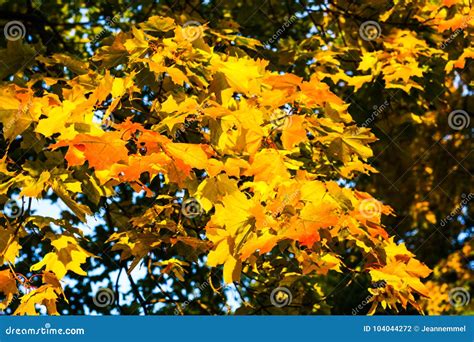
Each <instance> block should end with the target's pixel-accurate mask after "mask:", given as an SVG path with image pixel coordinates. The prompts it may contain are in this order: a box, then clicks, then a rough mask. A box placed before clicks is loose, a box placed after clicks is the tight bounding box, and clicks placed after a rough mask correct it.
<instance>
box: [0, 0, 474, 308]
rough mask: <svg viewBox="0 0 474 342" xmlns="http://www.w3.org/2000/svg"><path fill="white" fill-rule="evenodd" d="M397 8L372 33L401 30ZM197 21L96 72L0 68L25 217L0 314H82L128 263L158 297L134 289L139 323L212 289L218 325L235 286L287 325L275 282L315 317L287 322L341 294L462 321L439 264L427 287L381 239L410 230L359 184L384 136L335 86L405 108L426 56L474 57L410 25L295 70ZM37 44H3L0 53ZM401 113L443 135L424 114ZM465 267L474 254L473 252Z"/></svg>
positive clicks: (112, 44)
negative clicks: (45, 204) (49, 206)
mask: <svg viewBox="0 0 474 342" xmlns="http://www.w3.org/2000/svg"><path fill="white" fill-rule="evenodd" d="M396 3H398V2H396ZM454 3H455V2H452V1H444V2H443V4H441V3H440V4H438V5H436V6H437V7H436V8H443V6H444V7H447V8H448V10H445V11H444V10H443V11H438V12H436V11H434V8H435V5H429V4H425V5H424V7H420V8H419V12H418V14H417V15H416V16H415V15H414V14H412V17H413V18H414V20H416V21H418V23H419V25H425V24H426V25H428V23H429V24H430V25H436V26H435V33H434V34H435V35H437V37H442V35H443V33H444V32H445V31H450V30H451V31H453V30H456V28H458V27H459V25H460V22H461V21H460V20H461V19H462V18H465V16H466V15H468V12H466V11H467V10H466V9H464V7H462V5H460V4H458V5H454ZM328 6H329V5H328ZM341 6H342V5H341ZM401 6H402V5H401V4H397V5H394V6H392V7H391V8H390V9H388V10H387V11H381V12H380V13H381V14H380V17H379V18H378V20H379V21H380V22H381V23H382V22H384V21H386V20H388V19H389V18H393V16H394V17H396V16H397V14H396V13H397V11H398V10H400V11H403V9H400V7H401ZM453 6H454V7H456V9H457V10H456V14H452V9H453ZM328 8H329V9H334V10H335V11H337V6H332V5H331V6H329V7H328ZM350 13H352V12H350ZM469 13H471V14H472V11H471V12H469ZM391 16H392V17H391ZM305 20H308V19H305ZM323 21H324V20H323ZM186 22H187V20H184V17H177V16H175V17H172V16H171V14H169V13H168V14H166V13H165V12H162V13H156V14H155V15H151V16H149V17H148V18H147V19H146V20H145V21H143V22H140V23H138V24H136V25H132V26H131V28H130V30H124V31H121V32H118V33H116V34H113V35H112V36H110V37H109V38H107V39H105V40H104V41H103V42H101V44H100V45H101V46H100V47H99V48H97V49H96V50H95V51H94V53H93V56H92V57H90V58H87V57H85V56H81V55H80V54H76V55H75V56H74V55H73V54H68V53H61V52H59V51H52V52H51V53H44V54H43V53H41V54H37V55H36V56H35V57H34V64H32V65H28V66H27V67H26V69H18V70H14V71H12V70H6V71H5V70H4V73H3V74H2V75H1V76H2V77H4V80H3V82H2V83H1V87H0V121H1V123H2V125H3V138H2V144H3V147H2V155H1V163H0V178H1V194H2V197H1V199H2V201H3V203H7V202H8V201H10V204H11V200H12V199H14V201H15V203H16V204H17V205H18V207H19V208H18V210H19V211H20V213H19V215H14V216H13V217H12V215H8V214H7V213H6V212H5V211H4V212H3V213H2V214H1V216H0V220H1V224H2V228H1V230H0V252H1V253H0V265H3V267H2V270H1V271H0V291H1V292H3V294H4V298H3V301H2V302H1V304H0V309H2V310H7V308H10V309H11V313H14V314H17V315H34V314H37V313H39V312H41V311H39V310H40V309H39V307H38V306H37V304H40V305H42V306H44V307H46V309H47V313H48V314H58V311H59V312H62V311H61V310H58V305H60V306H61V308H63V309H62V310H66V311H67V313H74V308H72V307H71V305H70V304H69V297H70V296H72V297H77V296H78V293H75V294H73V292H69V291H72V290H69V289H68V287H69V281H70V279H77V280H78V281H79V282H81V281H82V280H81V279H82V277H84V278H87V277H96V278H95V280H96V281H101V280H102V278H107V277H108V274H107V273H102V274H101V275H100V276H97V274H94V275H88V272H89V270H90V269H91V268H95V267H99V266H97V265H101V264H103V266H102V267H105V269H106V270H107V269H109V268H111V269H112V268H114V267H115V266H112V264H116V265H119V266H118V267H116V268H115V269H116V270H118V271H120V272H122V270H123V272H124V274H125V273H127V274H128V277H131V276H130V275H131V274H133V272H135V271H136V270H138V269H145V270H147V275H146V276H145V279H151V280H153V283H152V284H151V283H150V284H151V285H150V284H149V283H146V280H143V282H142V283H138V285H137V284H135V283H133V279H132V280H131V282H132V290H131V291H132V293H133V294H134V296H135V299H134V300H133V301H134V302H136V306H137V308H138V307H140V306H142V307H143V306H144V307H145V309H146V308H148V310H150V308H151V307H152V305H153V304H154V303H161V304H164V305H165V307H166V305H168V307H169V308H171V309H170V310H171V311H172V310H175V307H179V308H180V310H179V312H180V313H183V312H185V311H186V308H185V307H183V304H182V303H183V302H184V301H185V300H187V299H188V297H187V294H185V295H184V297H183V296H182V295H180V294H175V292H176V293H178V292H179V290H178V288H179V286H181V285H180V284H182V283H185V284H186V285H185V286H190V288H193V286H194V287H199V284H203V283H204V282H206V283H208V284H209V288H206V290H204V289H203V290H202V292H203V294H202V297H201V298H200V299H198V300H197V302H198V303H199V306H200V307H201V309H202V310H203V312H204V313H222V312H225V309H223V307H221V308H219V306H217V304H215V306H214V305H213V304H212V303H211V302H212V301H213V300H216V301H223V302H225V299H223V297H224V296H225V288H227V287H228V286H232V287H234V288H236V289H237V291H238V292H239V294H240V295H241V296H242V298H241V299H242V303H241V308H240V309H239V310H240V311H238V312H240V313H279V312H283V313H285V311H284V309H285V308H282V309H278V308H274V307H271V305H268V302H269V299H268V297H269V293H270V292H271V290H272V289H273V288H276V287H278V286H286V287H288V288H291V289H293V290H292V294H293V305H295V306H298V305H301V306H302V307H305V306H307V307H309V309H307V311H296V312H293V311H290V312H289V313H330V312H331V310H330V308H331V307H334V306H337V298H338V292H337V291H336V292H334V291H335V290H336V289H338V288H341V287H343V288H344V287H350V286H352V285H354V283H357V284H355V285H354V286H356V287H358V290H357V291H361V288H362V290H363V291H365V292H368V293H369V294H370V306H369V307H368V308H367V310H368V313H369V314H373V313H375V312H390V313H396V312H400V311H401V312H410V310H411V312H418V313H433V314H439V313H443V312H447V311H449V310H450V308H449V298H448V297H446V295H447V292H448V291H449V288H446V289H445V290H441V289H440V286H442V285H440V284H438V283H437V282H436V277H438V276H440V273H442V272H444V271H443V270H444V269H443V266H442V265H441V266H436V267H435V268H434V270H435V271H434V272H435V276H436V277H433V274H432V272H433V271H432V269H431V267H428V266H427V265H426V264H425V262H423V259H421V260H420V259H419V258H417V256H416V250H413V249H411V248H410V249H408V248H407V246H406V245H405V243H404V242H403V241H400V240H403V239H399V237H398V235H397V233H396V232H395V231H394V230H392V229H391V228H390V227H389V226H388V227H387V226H386V225H385V224H383V223H382V221H383V220H384V219H385V218H387V219H391V217H396V216H397V215H398V213H397V211H396V210H394V209H392V207H391V206H390V198H389V199H388V200H387V198H385V199H384V200H383V201H382V200H381V199H380V198H377V196H375V197H374V196H373V195H372V193H375V192H376V191H370V190H371V189H370V187H368V186H367V185H366V184H367V182H368V184H370V178H366V179H368V181H360V184H359V177H363V176H364V175H369V174H372V173H376V172H377V168H376V167H374V166H373V165H372V163H371V162H370V160H371V158H373V157H375V155H374V152H373V148H372V145H373V144H372V143H374V142H375V141H376V140H377V138H376V135H375V134H374V133H373V132H372V130H371V128H370V127H368V125H367V124H363V123H362V121H360V120H359V121H356V120H354V118H353V116H352V114H351V110H350V100H347V98H346V96H345V95H344V94H343V93H338V91H337V90H335V89H334V85H337V86H338V87H344V88H345V89H350V91H352V92H354V93H357V92H358V91H360V90H361V89H365V88H364V87H368V86H370V85H371V84H383V88H384V89H385V91H390V90H395V91H397V92H401V93H403V94H405V95H404V96H405V97H407V99H406V101H407V102H409V103H410V99H409V98H408V97H409V96H413V98H415V95H413V94H417V92H422V91H424V87H425V84H423V83H422V82H421V81H420V79H422V78H423V77H424V75H425V74H426V73H427V72H428V67H427V64H426V63H428V62H427V60H428V59H434V60H436V61H437V63H442V64H443V66H441V67H437V68H440V69H442V70H443V72H445V73H446V75H449V74H451V73H453V72H455V70H457V69H459V68H461V69H462V68H464V66H465V63H467V61H468V60H470V58H472V57H473V56H474V55H473V51H472V47H469V48H468V49H466V50H465V51H464V52H462V54H461V55H459V54H458V55H456V56H454V55H452V54H448V53H446V51H443V49H441V48H439V46H436V44H432V42H430V41H429V40H428V39H425V38H424V37H421V36H420V34H419V33H418V32H416V30H410V29H402V28H397V27H390V29H386V32H385V34H384V35H383V36H382V37H380V38H377V39H378V40H376V41H374V44H377V46H376V47H374V46H372V47H370V46H369V45H368V44H367V42H364V41H363V40H361V39H360V37H358V38H355V39H356V40H357V41H359V44H360V46H359V47H358V50H356V47H355V45H354V46H351V44H353V43H349V45H344V44H343V43H342V40H341V41H338V44H335V43H330V42H329V41H325V38H324V37H323V36H319V35H316V34H315V35H313V36H312V37H311V38H305V39H301V41H300V42H295V41H293V42H292V44H300V45H299V46H298V47H296V46H295V45H293V46H292V47H291V48H289V46H290V45H287V46H286V47H281V46H280V47H278V46H277V48H278V49H282V51H283V52H285V53H287V52H288V51H289V50H291V49H294V50H295V51H297V50H298V49H300V50H298V51H299V52H298V53H300V55H298V54H295V55H294V56H293V57H294V59H295V60H294V62H293V63H295V64H296V63H297V60H298V59H299V58H307V57H308V56H310V58H313V59H314V60H316V61H317V63H315V64H312V65H311V66H307V67H306V69H305V70H304V71H301V70H299V69H298V68H294V70H292V71H290V70H289V69H288V68H285V67H284V66H285V62H284V61H280V62H281V63H280V62H275V61H274V60H273V58H265V56H264V52H263V51H264V50H265V49H266V48H267V49H268V47H265V46H263V45H262V42H260V40H258V39H255V38H251V37H249V36H245V35H241V34H240V33H239V32H238V31H237V28H233V27H231V26H228V27H225V26H222V25H221V26H219V25H213V23H212V22H207V23H206V22H205V21H203V20H201V21H200V22H202V24H201V25H197V26H196V25H186ZM309 23H311V22H309ZM342 24H344V23H342ZM382 24H383V23H382ZM322 25H323V26H324V25H329V23H327V22H326V23H324V22H323V23H322ZM387 26H388V24H387ZM469 29H472V22H469ZM343 30H351V28H349V26H347V27H345V28H344V29H343ZM384 31H385V30H384ZM467 32H468V31H466V33H461V34H467V35H469V34H470V33H467ZM469 32H472V31H469ZM356 33H357V31H356ZM337 34H338V35H340V37H345V40H346V44H347V41H350V40H351V38H350V37H348V36H347V34H346V33H344V32H343V31H341V32H339V33H337ZM65 37H67V35H65ZM257 38H258V37H257ZM341 39H342V38H341ZM262 41H263V39H262ZM354 44H355V43H354ZM31 46H32V45H29V44H28V43H27V42H24V41H23V42H22V41H21V40H20V41H8V43H7V45H6V47H5V50H3V52H2V53H3V54H9V55H11V54H14V53H15V51H23V52H25V51H29V50H28V49H32V47H31ZM260 51H262V54H260V53H259V52H260ZM18 53H20V52H18ZM25 53H27V52H25ZM305 54H306V55H305ZM308 54H310V55H308ZM353 55H356V56H357V57H353ZM347 56H349V58H356V61H357V62H356V64H355V66H356V68H355V70H353V71H354V72H347V70H346V69H345V68H344V67H342V66H341V65H342V64H341V63H343V62H342V61H341V60H343V59H344V58H347ZM280 57H281V58H285V55H281V56H280ZM288 63H290V62H288ZM303 64H305V63H303ZM306 64H307V63H306ZM303 68H304V67H303ZM443 86H444V85H443ZM449 87H454V85H453V84H451V85H449ZM410 94H411V95H410ZM413 101H415V102H416V100H412V102H413ZM403 115H405V119H406V120H408V121H410V120H413V121H418V123H419V124H421V123H424V124H426V125H428V126H433V125H436V118H435V117H434V116H433V115H432V114H430V113H429V112H426V113H425V114H421V115H415V114H414V113H412V112H411V111H406V112H405V113H400V114H399V118H401V117H402V116H403ZM443 115H445V116H446V115H447V113H444V114H443ZM407 116H408V117H407ZM444 120H445V119H444ZM452 134H458V133H457V132H456V131H454V132H453V133H452ZM459 134H460V133H459ZM471 180H472V179H471ZM364 182H365V183H364ZM45 199H50V200H52V201H53V203H56V201H57V202H61V203H62V204H63V205H64V210H63V211H62V212H61V215H60V217H50V216H49V215H46V214H44V215H43V214H35V212H34V210H31V205H32V203H39V202H41V201H44V200H45ZM425 214H426V215H427V217H428V219H430V218H431V219H433V216H430V215H429V213H426V210H425ZM433 215H434V214H433ZM51 216H53V215H51ZM435 220H436V218H435ZM384 222H385V221H384ZM85 226H87V227H89V228H91V229H92V230H96V233H95V236H94V234H92V235H91V234H89V233H86V232H85V230H84V228H83V227H85ZM98 236H99V238H97V237H98ZM31 239H32V240H31ZM31 241H35V243H34V244H31ZM27 249H29V250H27ZM463 251H464V253H468V254H469V253H471V252H470V251H471V249H470V247H469V246H468V245H467V244H466V246H465V247H464V250H463ZM31 253H33V254H31ZM28 255H34V258H33V259H29V257H28ZM464 255H466V254H464ZM110 256H112V257H110ZM453 258H455V257H454V256H451V257H449V259H448V260H447V261H446V262H447V263H453V262H455V261H454V259H453ZM461 259H462V258H461V257H460V258H459V260H458V262H459V263H462V262H461ZM25 263H26V264H27V265H26V267H25ZM22 264H23V265H22ZM463 267H464V266H462V265H461V264H459V268H460V269H462V268H463ZM460 272H461V271H460ZM463 272H465V271H463ZM197 274H199V276H198V275H197ZM119 276H120V275H119ZM194 277H196V278H194ZM428 277H431V278H430V280H429V281H428V282H427V278H428ZM468 280H469V276H467V278H465V281H468ZM193 284H194V285H193ZM377 284H383V286H378V285H377ZM169 286H171V288H172V289H174V290H173V291H174V292H173V291H171V293H167V291H168V287H169ZM446 286H448V285H446ZM88 289H91V288H88ZM83 291H86V289H83ZM140 291H143V292H144V293H143V294H140ZM186 291H187V292H186V293H188V294H189V293H191V290H189V288H188V290H186ZM145 292H147V294H146V295H145ZM438 292H439V295H437V293H438ZM79 295H80V294H79ZM82 295H83V296H86V295H85V294H82ZM116 295H118V294H117V293H116ZM87 296H91V295H90V294H88V295H87ZM440 296H445V298H444V299H442V298H441V297H440ZM176 298H178V299H176ZM213 298H214V299H213ZM215 298H217V299H215ZM435 300H437V301H440V302H442V303H444V304H443V305H446V306H447V307H446V310H441V309H437V308H439V306H437V305H435V304H433V303H434V301H435ZM142 301H144V302H145V303H142ZM75 303H76V304H75V305H76V306H77V305H78V304H77V303H78V302H77V298H76V299H75ZM287 309H288V308H287ZM289 309H291V305H290V306H289ZM228 310H230V309H228ZM259 310H261V311H259ZM278 310H280V311H278ZM367 310H366V311H367ZM145 311H146V310H145ZM129 313H134V310H133V309H130V312H129ZM135 313H136V311H135ZM165 313H166V311H165ZM168 313H169V311H168ZM346 313H350V310H347V312H346Z"/></svg>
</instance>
